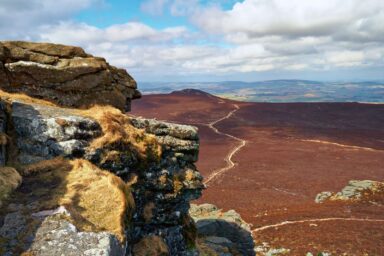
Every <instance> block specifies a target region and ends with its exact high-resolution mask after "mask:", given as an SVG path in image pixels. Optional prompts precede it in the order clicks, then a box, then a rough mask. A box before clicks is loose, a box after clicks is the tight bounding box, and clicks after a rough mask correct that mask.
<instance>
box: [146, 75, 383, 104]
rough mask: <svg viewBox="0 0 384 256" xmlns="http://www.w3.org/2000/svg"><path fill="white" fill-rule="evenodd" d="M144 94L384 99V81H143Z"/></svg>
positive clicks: (303, 99) (280, 99) (243, 98)
mask: <svg viewBox="0 0 384 256" xmlns="http://www.w3.org/2000/svg"><path fill="white" fill-rule="evenodd" d="M139 88H140V90H141V91H142V92H143V93H144V94H162V93H170V92H172V91H175V90H183V89H186V88H191V89H196V90H202V91H206V92H209V93H211V94H213V95H216V96H220V97H224V98H229V99H235V100H240V101H250V102H372V103H382V102H384V82H375V81H366V82H318V81H310V80H269V81H259V82H241V81H222V82H201V83H197V82H194V83H187V82H183V83H163V82H162V83H139Z"/></svg>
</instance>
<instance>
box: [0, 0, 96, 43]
mask: <svg viewBox="0 0 384 256" xmlns="http://www.w3.org/2000/svg"><path fill="white" fill-rule="evenodd" d="M103 3H104V1H103V0H60V1H52V0H1V4H0V24H1V26H0V35H2V38H7V39H14V38H17V39H30V40H31V39H35V38H36V33H38V32H39V31H38V30H39V27H40V26H43V25H46V24H56V23H57V22H60V21H62V20H68V19H70V18H71V17H72V16H73V14H74V13H77V12H79V11H81V10H83V9H85V8H88V7H90V6H101V5H103Z"/></svg>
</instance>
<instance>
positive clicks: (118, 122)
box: [77, 106, 161, 161]
mask: <svg viewBox="0 0 384 256" xmlns="http://www.w3.org/2000/svg"><path fill="white" fill-rule="evenodd" d="M77 112H78V113H79V114H81V115H83V116H87V117H90V118H93V119H95V120H96V121H97V122H98V123H99V124H100V125H101V128H102V131H103V136H101V137H99V138H96V139H95V140H93V142H92V143H91V145H90V147H92V148H113V147H114V146H121V147H128V148H129V149H130V150H134V151H135V152H137V153H138V156H139V157H140V159H141V160H150V161H156V160H159V159H160V156H161V146H160V144H159V143H158V142H157V140H156V137H155V136H154V135H150V134H146V133H145V132H144V131H143V130H140V129H137V128H135V127H134V126H133V125H132V124H131V120H130V118H129V117H128V116H127V115H125V114H123V113H122V112H121V111H120V110H118V109H116V108H113V107H110V106H94V107H92V108H90V109H88V110H78V111H77ZM118 153H119V152H114V151H109V152H108V154H107V155H105V156H104V161H108V160H111V161H113V160H115V159H116V158H118Z"/></svg>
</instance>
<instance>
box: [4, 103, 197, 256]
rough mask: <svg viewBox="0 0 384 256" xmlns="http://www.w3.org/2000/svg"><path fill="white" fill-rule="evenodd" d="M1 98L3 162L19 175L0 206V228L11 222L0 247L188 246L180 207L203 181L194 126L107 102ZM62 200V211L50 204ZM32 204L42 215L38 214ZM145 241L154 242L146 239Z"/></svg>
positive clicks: (191, 248) (137, 249)
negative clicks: (75, 104)
mask: <svg viewBox="0 0 384 256" xmlns="http://www.w3.org/2000/svg"><path fill="white" fill-rule="evenodd" d="M16 98H17V97H16ZM3 103H4V104H6V105H7V107H6V108H4V116H6V117H8V118H6V119H4V120H8V122H9V129H7V131H6V132H7V136H8V137H9V138H10V143H9V145H8V149H9V150H8V152H7V153H8V154H7V155H8V156H7V157H6V158H7V161H6V165H14V166H16V168H17V171H18V172H19V173H20V174H22V175H23V179H24V180H23V184H22V185H21V187H20V189H18V190H16V192H15V193H14V195H13V197H12V200H10V201H8V202H7V204H8V206H9V205H10V206H11V207H10V208H9V207H8V208H7V210H5V212H4V213H2V214H3V215H2V214H1V213H0V223H2V225H3V226H2V227H1V228H3V229H7V230H13V231H12V232H13V233H12V236H9V237H7V236H4V234H6V233H7V232H5V233H3V235H2V234H1V233H0V236H1V237H0V243H1V247H2V248H4V249H5V250H6V251H3V252H2V253H6V255H17V254H18V253H19V252H22V251H28V252H30V253H35V254H36V255H48V254H47V253H48V252H49V251H51V252H52V251H53V252H55V254H54V255H60V254H64V255H75V254H74V253H76V251H77V252H81V253H82V254H77V255H88V254H89V255H99V254H100V255H122V253H121V252H122V251H126V252H127V255H129V254H130V253H132V252H134V255H146V254H143V251H142V250H144V251H150V252H158V255H196V254H197V251H196V249H195V239H196V234H195V233H194V225H193V222H192V221H191V219H190V217H189V213H188V210H189V202H190V201H191V200H193V199H196V198H198V197H200V195H201V191H202V189H203V188H204V185H203V184H202V177H201V175H200V173H199V172H198V171H197V169H196V167H195V165H194V162H195V161H196V160H197V156H198V150H199V140H198V135H197V129H196V128H195V127H192V126H185V125H177V124H171V123H166V122H159V121H157V120H149V119H143V118H134V117H128V116H127V115H125V114H123V113H121V112H120V111H119V110H117V109H114V108H111V107H101V108H100V107H95V108H92V109H89V110H79V109H69V108H61V107H58V106H52V105H46V104H43V103H41V102H38V101H37V102H35V101H32V100H31V99H29V100H20V99H19V98H17V99H14V100H13V99H12V97H10V96H9V95H7V97H6V101H4V102H3ZM100 169H101V170H100ZM106 171H108V173H109V174H106V173H105V172H106ZM121 180H123V181H124V184H123V183H122V181H121ZM125 186H128V187H129V189H126V188H125ZM103 190H105V191H104V192H103ZM122 193H123V194H124V196H121V195H122ZM118 198H120V199H119V200H118ZM123 198H126V200H127V202H125V199H123ZM130 200H132V202H131V201H130ZM19 201H20V203H18V202H19ZM10 202H17V203H16V205H14V204H9V203H10ZM90 202H92V204H90ZM62 206H64V207H65V209H67V210H66V213H68V216H67V217H65V216H63V212H62V211H57V210H55V209H58V208H57V207H59V208H60V207H62ZM121 207H125V208H124V209H123V208H121ZM118 208H119V209H120V213H119V211H118ZM27 209H28V210H27ZM41 212H43V213H45V212H49V213H50V214H48V215H47V216H45V214H43V215H44V217H43V218H41V217H37V216H40V215H41ZM120 214H123V215H122V216H121V215H120ZM101 215H102V216H103V217H101ZM14 220H16V221H14ZM113 223H115V224H113ZM112 224H113V225H112ZM111 225H112V226H111ZM26 230H28V232H27V233H26ZM119 230H120V231H119ZM121 230H123V232H121ZM16 240H18V241H19V242H18V244H19V245H20V246H16V247H15V243H16V242H15V241H16ZM152 240H155V241H156V243H157V247H156V248H157V249H156V248H155V247H153V248H152V247H151V248H148V244H151V243H152V242H148V241H152ZM48 241H51V242H48ZM100 241H101V242H100ZM64 245H65V246H64ZM100 246H101V247H100ZM165 252H166V253H165ZM93 253H94V254H93Z"/></svg>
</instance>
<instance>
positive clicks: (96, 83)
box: [0, 41, 140, 110]
mask: <svg viewBox="0 0 384 256" xmlns="http://www.w3.org/2000/svg"><path fill="white" fill-rule="evenodd" d="M0 88H1V89H2V90H4V91H7V92H11V93H24V94H27V95H29V96H32V97H36V98H44V99H45V100H48V101H51V102H54V103H56V104H58V105H60V106H65V107H83V108H84V107H89V106H91V105H93V104H99V105H112V106H114V107H117V108H119V109H122V110H129V109H130V106H131V100H132V99H135V98H138V97H140V93H139V91H138V90H137V89H136V88H137V85H136V82H135V80H134V79H133V78H132V77H131V76H130V75H129V74H128V73H127V72H126V71H125V70H123V69H118V68H116V67H113V66H111V65H109V64H108V63H107V62H106V61H105V59H103V58H100V57H94V56H92V55H90V54H87V53H85V52H84V50H83V49H81V48H79V47H74V46H65V45H60V44H50V43H32V42H20V41H7V42H0Z"/></svg>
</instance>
